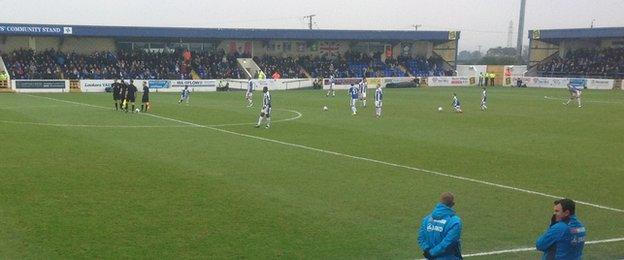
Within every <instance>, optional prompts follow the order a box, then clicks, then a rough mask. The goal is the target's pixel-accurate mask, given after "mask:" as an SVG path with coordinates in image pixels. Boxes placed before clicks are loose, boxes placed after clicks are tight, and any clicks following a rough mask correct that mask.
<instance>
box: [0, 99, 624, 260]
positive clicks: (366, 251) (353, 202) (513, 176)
mask: <svg viewBox="0 0 624 260" xmlns="http://www.w3.org/2000/svg"><path fill="white" fill-rule="evenodd" d="M452 92H457V93H458V95H459V97H460V98H461V101H462V104H463V108H464V111H465V113H463V114H456V113H452V112H450V109H449V105H450V100H451V98H450V97H451V93H452ZM371 93H372V92H371ZM384 93H385V100H384V112H383V113H384V114H383V117H382V118H381V119H376V118H374V116H373V108H372V107H371V105H372V101H370V100H369V107H367V108H363V109H360V110H359V113H358V115H357V116H351V115H350V111H349V108H348V106H347V104H348V99H347V95H346V92H344V91H342V92H338V95H337V96H336V97H334V98H327V97H325V96H324V93H322V92H321V91H312V90H309V91H285V92H279V91H275V92H273V93H272V94H273V99H274V115H273V116H274V120H283V119H288V118H293V117H296V116H297V114H296V113H294V112H289V111H285V110H281V109H289V110H296V111H298V112H300V113H301V114H302V115H303V116H302V117H301V118H298V119H296V120H292V121H286V122H276V123H274V124H273V126H272V128H270V129H263V128H260V129H256V128H253V127H252V125H253V123H254V122H255V121H256V120H257V116H258V113H259V108H258V107H257V105H256V107H254V108H252V109H249V108H246V107H245V104H244V100H243V93H242V92H230V93H202V94H199V93H195V94H193V95H192V97H191V104H190V105H178V104H177V98H178V96H177V94H163V93H154V94H152V103H153V110H152V112H151V113H152V114H155V115H159V116H162V117H167V118H173V119H176V120H180V121H185V122H191V123H194V124H199V125H220V124H240V123H248V124H246V125H232V126H219V127H217V128H219V129H225V130H228V131H231V132H235V133H240V134H244V135H249V136H256V137H261V138H266V139H271V140H278V141H281V142H285V143H291V144H297V145H302V146H307V147H312V148H318V149H323V150H328V151H333V152H338V153H342V154H347V155H352V156H359V157H365V158H370V159H375V160H379V161H384V162H390V163H394V164H400V165H405V166H411V167H417V168H421V169H427V170H431V171H437V172H441V173H447V174H453V175H458V176H464V177H468V178H473V179H477V180H483V181H489V182H493V183H498V184H503V185H508V186H513V187H518V188H524V189H528V190H533V191H539V192H544V193H548V194H554V195H558V196H567V197H571V198H573V199H576V200H581V201H586V202H590V203H594V204H599V205H604V206H609V207H613V208H618V209H623V208H624V196H622V195H623V194H624V193H622V189H621V186H622V185H623V184H624V156H623V155H622V151H624V149H623V148H624V138H623V133H624V132H623V131H624V119H623V117H622V115H623V113H624V93H622V92H620V91H585V92H584V93H583V94H584V96H583V97H584V99H585V101H586V103H585V105H584V107H583V108H577V107H575V106H572V105H570V106H567V107H566V106H564V105H562V104H561V101H560V100H550V99H544V96H550V97H556V98H565V96H566V92H565V90H548V89H508V88H504V89H503V88H491V89H490V90H489V99H490V101H489V107H490V110H489V111H487V112H481V111H479V95H480V91H479V89H477V88H461V89H455V88H424V89H401V90H393V89H387V90H385V92H384ZM36 96H37V97H33V96H28V95H20V94H2V95H0V147H1V148H0V188H1V189H0V258H2V259H7V258H8V259H15V258H20V259H21V258H200V257H201V258H277V257H285V258H333V259H345V258H346V259H354V258H355V259H361V258H367V259H368V258H382V259H387V258H392V259H413V258H418V257H420V256H421V255H420V251H419V249H418V246H417V243H416V229H417V227H418V225H419V223H420V220H421V218H422V217H423V216H424V215H426V214H428V213H429V211H430V210H431V209H432V207H433V205H434V204H435V202H436V200H437V198H438V196H439V194H440V193H441V192H443V191H452V192H454V193H455V195H456V198H457V205H456V209H457V212H458V214H459V215H460V216H461V217H462V219H463V221H464V230H463V236H462V240H463V253H464V254H470V253H476V252H487V251H494V250H505V249H512V248H519V247H530V246H532V245H533V244H534V241H535V239H536V238H537V237H538V236H539V235H540V234H541V233H542V232H543V231H544V230H545V228H546V227H547V224H548V223H549V218H550V214H551V212H552V201H553V199H551V198H547V197H543V196H539V195H533V194H528V193H523V192H518V191H514V190H509V189H503V188H498V187H493V186H489V185H484V184H479V183H474V182H467V181H464V180H458V179H452V178H448V177H444V176H437V175H432V174H428V173H425V172H420V171H414V170H409V169H405V168H399V167H393V166H389V165H384V164H380V163H375V162H371V161H365V160H358V159H354V158H350V157H345V156H341V155H336V154H331V153H324V152H319V151H316V150H310V149H304V148H301V147H297V146H290V145H285V144H280V143H276V142H270V141H266V140H262V139H258V138H251V137H249V136H241V135H235V134H232V133H228V132H220V131H217V130H215V129H211V128H202V127H193V126H191V125H188V124H184V123H180V122H176V121H172V120H165V119H162V118H157V117H152V116H147V115H144V114H125V113H120V112H115V111H113V110H112V100H111V99H112V98H111V97H110V95H109V94H74V93H71V94H36ZM260 96H261V95H260V93H259V92H257V93H256V96H255V99H256V103H258V102H260ZM371 96H372V95H371ZM41 97H51V98H54V99H61V100H67V101H72V102H79V103H85V104H91V105H95V106H103V107H107V108H108V107H111V108H110V109H101V108H97V107H88V106H81V105H77V104H72V103H65V102H59V101H55V100H51V99H45V98H41ZM325 105H326V106H328V107H329V111H327V112H323V111H322V107H323V106H325ZM438 106H442V107H444V109H445V110H444V111H443V112H438V111H437V107H438ZM16 122H28V124H25V123H16ZM32 123H37V124H32ZM41 123H43V124H41ZM45 124H54V125H45ZM68 125H81V127H77V126H68ZM89 125H98V126H108V127H87V126H89ZM114 126H124V127H114ZM132 126H134V127H132ZM136 126H152V127H136ZM577 215H578V216H579V218H580V219H581V221H583V222H584V224H585V225H586V226H587V229H588V240H601V239H609V238H620V237H624V213H621V212H613V211H609V210H605V209H599V208H595V207H591V206H585V205H578V206H577ZM585 256H586V259H608V258H618V257H624V242H614V243H608V244H596V245H587V246H586V248H585ZM537 257H539V254H538V253H537V252H523V253H515V254H506V255H498V256H490V257H486V259H500V258H517V259H526V258H537Z"/></svg>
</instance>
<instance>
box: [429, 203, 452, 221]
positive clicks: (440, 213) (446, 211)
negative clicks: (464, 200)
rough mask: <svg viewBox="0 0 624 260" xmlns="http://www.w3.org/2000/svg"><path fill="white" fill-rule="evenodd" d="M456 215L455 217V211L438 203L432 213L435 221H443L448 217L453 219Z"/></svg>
mask: <svg viewBox="0 0 624 260" xmlns="http://www.w3.org/2000/svg"><path fill="white" fill-rule="evenodd" d="M454 215H455V210H454V209H453V208H450V207H449V206H446V205H444V204H442V203H438V204H437V205H436V206H435V208H433V211H432V212H431V217H433V218H434V219H442V218H446V217H452V216H454Z"/></svg>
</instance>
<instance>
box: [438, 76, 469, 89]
mask: <svg viewBox="0 0 624 260" xmlns="http://www.w3.org/2000/svg"><path fill="white" fill-rule="evenodd" d="M471 78H472V80H471ZM474 81H475V80H474V77H428V78H427V86H430V87H441V86H457V87H459V86H470V85H474V84H475V82H474Z"/></svg>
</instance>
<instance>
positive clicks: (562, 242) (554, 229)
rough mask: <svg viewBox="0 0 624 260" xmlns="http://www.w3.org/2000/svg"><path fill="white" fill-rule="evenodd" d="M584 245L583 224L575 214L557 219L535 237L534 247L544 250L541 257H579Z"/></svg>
mask: <svg viewBox="0 0 624 260" xmlns="http://www.w3.org/2000/svg"><path fill="white" fill-rule="evenodd" d="M584 246H585V226H583V223H581V222H580V221H579V220H578V219H577V218H576V216H575V215H571V216H570V219H569V220H568V221H559V222H557V223H556V224H554V225H552V226H551V227H550V228H549V229H548V231H546V233H544V234H543V235H542V236H541V237H539V238H538V239H537V241H536V242H535V247H537V250H539V251H542V252H544V255H543V256H542V259H572V260H575V259H581V257H582V256H583V247H584Z"/></svg>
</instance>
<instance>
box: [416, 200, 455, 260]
mask: <svg viewBox="0 0 624 260" xmlns="http://www.w3.org/2000/svg"><path fill="white" fill-rule="evenodd" d="M453 205H455V198H454V196H453V194H452V193H450V192H445V193H442V195H441V196H440V203H438V204H437V205H436V206H435V208H434V209H433V211H432V212H431V214H429V215H427V216H426V217H425V218H424V219H423V220H422V224H421V225H420V229H419V231H418V245H419V246H420V249H422V251H423V256H424V257H425V258H427V259H462V256H461V240H460V237H461V230H462V221H461V219H460V218H459V216H457V215H455V210H454V209H453Z"/></svg>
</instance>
